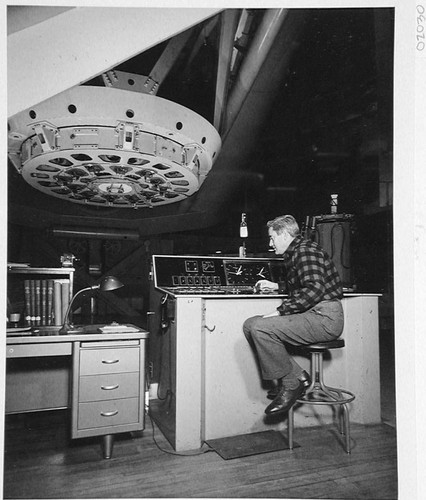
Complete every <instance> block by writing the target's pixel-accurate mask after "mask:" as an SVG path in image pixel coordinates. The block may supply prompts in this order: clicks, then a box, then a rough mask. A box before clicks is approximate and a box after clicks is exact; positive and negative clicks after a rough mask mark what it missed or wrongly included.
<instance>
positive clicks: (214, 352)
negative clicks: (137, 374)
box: [150, 255, 381, 451]
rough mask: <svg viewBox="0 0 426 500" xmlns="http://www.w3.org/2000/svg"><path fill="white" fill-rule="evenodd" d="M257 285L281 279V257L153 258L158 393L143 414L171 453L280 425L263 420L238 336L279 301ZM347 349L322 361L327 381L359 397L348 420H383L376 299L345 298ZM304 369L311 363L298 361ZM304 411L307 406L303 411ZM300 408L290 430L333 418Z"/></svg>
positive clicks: (246, 350) (252, 366) (259, 391)
mask: <svg viewBox="0 0 426 500" xmlns="http://www.w3.org/2000/svg"><path fill="white" fill-rule="evenodd" d="M260 279H269V280H271V281H274V282H278V281H285V270H284V268H283V263H282V259H280V258H272V259H271V258H237V257H225V256H223V255H222V256H220V257H219V256H213V257H210V256H178V255H154V256H153V280H154V284H155V287H156V289H157V290H158V291H160V292H162V293H163V294H164V295H163V298H162V302H161V304H162V307H163V308H164V309H163V313H164V317H165V321H164V325H165V327H164V328H163V329H162V331H161V375H160V379H159V384H158V386H159V391H157V394H162V395H164V397H159V398H158V399H153V400H151V402H150V412H151V415H152V417H153V418H154V420H155V421H156V423H157V425H158V426H159V427H160V429H161V430H162V432H163V434H164V435H165V437H166V438H167V439H168V440H169V441H170V443H171V444H172V446H173V447H174V449H175V450H176V451H183V450H191V449H196V448H199V447H200V446H201V444H202V442H203V441H204V440H209V439H217V438H223V437H228V436H236V435H240V434H248V433H253V432H259V431H263V430H269V429H274V430H279V431H282V430H283V429H285V427H286V419H284V418H283V419H274V420H273V421H271V419H267V418H266V417H265V413H264V409H265V407H266V405H267V404H268V403H269V400H268V399H267V398H266V387H265V385H264V382H263V381H262V379H261V377H260V374H259V368H258V364H257V359H256V356H255V353H254V352H253V350H252V349H251V347H250V345H249V343H248V342H247V340H246V339H245V337H244V333H243V330H242V326H243V323H244V321H245V320H246V319H247V318H248V317H250V316H254V315H257V314H259V315H263V314H268V313H270V312H272V311H274V310H275V309H276V308H277V307H278V306H279V305H280V304H281V302H282V299H283V297H284V295H281V294H278V293H272V294H263V293H254V285H255V284H256V282H257V281H258V280H260ZM344 295H345V296H344V298H343V300H342V305H343V311H344V315H345V329H344V331H343V338H344V339H345V344H346V346H345V349H338V350H335V351H339V352H332V353H331V354H330V357H329V358H327V359H326V360H325V362H324V374H325V379H326V380H327V382H328V383H329V384H330V385H331V386H334V387H338V386H339V384H341V385H342V386H345V387H347V388H348V390H350V391H351V392H353V393H354V394H356V400H355V401H354V402H353V403H351V408H350V412H351V421H353V422H356V423H362V424H373V423H379V422H380V418H381V417H380V377H379V349H378V302H377V299H378V296H377V294H353V293H352V294H348V293H345V294H344ZM295 357H296V360H297V362H298V363H299V364H300V366H302V367H303V368H304V369H308V366H309V359H308V358H307V357H306V356H303V354H300V355H299V354H298V355H296V356H295ZM303 406H306V407H308V406H309V405H303ZM311 410H312V409H311V408H303V407H302V408H301V409H299V410H298V411H297V412H296V414H295V422H296V426H298V427H301V426H308V425H319V424H320V422H322V421H323V420H325V421H327V419H328V420H330V419H331V418H332V415H330V409H329V408H326V407H324V408H318V409H316V411H315V412H312V411H311Z"/></svg>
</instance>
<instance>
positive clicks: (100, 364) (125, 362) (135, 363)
mask: <svg viewBox="0 0 426 500" xmlns="http://www.w3.org/2000/svg"><path fill="white" fill-rule="evenodd" d="M138 371H139V347H124V348H113V349H81V350H80V375H96V374H98V373H120V372H138Z"/></svg>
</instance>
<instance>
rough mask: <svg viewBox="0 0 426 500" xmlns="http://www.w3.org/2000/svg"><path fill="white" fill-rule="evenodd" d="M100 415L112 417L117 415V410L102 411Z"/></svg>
mask: <svg viewBox="0 0 426 500" xmlns="http://www.w3.org/2000/svg"><path fill="white" fill-rule="evenodd" d="M101 415H102V417H114V416H115V415H118V410H115V411H102V412H101Z"/></svg>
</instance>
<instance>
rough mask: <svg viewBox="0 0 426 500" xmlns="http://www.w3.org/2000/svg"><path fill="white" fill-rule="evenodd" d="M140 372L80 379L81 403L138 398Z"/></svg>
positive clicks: (90, 376)
mask: <svg viewBox="0 0 426 500" xmlns="http://www.w3.org/2000/svg"><path fill="white" fill-rule="evenodd" d="M139 394H140V387H139V372H132V373H111V374H102V375H89V376H85V377H81V378H80V388H79V397H78V399H79V401H80V402H86V401H102V400H106V399H120V398H137V397H139Z"/></svg>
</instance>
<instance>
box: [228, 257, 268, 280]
mask: <svg viewBox="0 0 426 500" xmlns="http://www.w3.org/2000/svg"><path fill="white" fill-rule="evenodd" d="M224 266H225V274H226V283H227V285H249V286H254V285H255V284H256V283H257V282H258V281H259V280H270V279H271V273H270V270H269V263H268V262H250V261H241V260H235V261H231V260H226V261H224Z"/></svg>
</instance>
